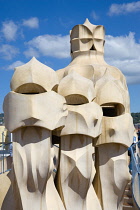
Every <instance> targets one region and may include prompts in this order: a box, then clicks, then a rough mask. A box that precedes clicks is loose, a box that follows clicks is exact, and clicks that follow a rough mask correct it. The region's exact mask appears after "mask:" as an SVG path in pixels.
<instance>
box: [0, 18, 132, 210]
mask: <svg viewBox="0 0 140 210" xmlns="http://www.w3.org/2000/svg"><path fill="white" fill-rule="evenodd" d="M70 43H71V56H72V61H71V63H70V64H69V65H68V66H67V67H65V68H64V69H60V70H58V71H56V72H55V71H54V70H53V69H51V68H49V67H47V66H46V65H44V64H42V63H40V62H39V61H37V60H36V59H35V58H33V59H31V61H29V62H28V63H27V64H25V65H23V66H20V67H17V68H16V69H15V72H14V75H13V77H12V80H11V90H12V91H11V92H10V93H8V95H7V96H6V97H5V100H4V113H5V126H6V128H7V129H8V130H9V131H10V132H13V169H12V172H11V174H12V175H11V177H10V180H11V183H12V184H11V187H10V188H9V191H8V193H7V195H6V197H5V199H4V202H3V205H2V210H7V209H9V202H8V200H10V199H11V203H12V207H11V209H10V210H31V209H33V210H59V209H60V210H63V209H67V210H122V200H123V194H124V189H125V186H126V184H127V182H128V180H129V179H130V175H129V171H128V156H127V148H128V146H130V144H131V143H132V140H133V134H134V126H133V122H132V117H131V116H130V104H129V103H130V102H129V93H128V89H127V85H126V79H125V77H124V75H123V74H122V73H121V71H120V70H119V69H117V68H116V67H113V66H110V65H109V64H107V63H106V62H105V60H104V43H105V31H104V27H103V26H101V25H99V26H97V25H93V24H91V23H90V22H89V21H88V19H86V21H85V23H84V24H81V25H76V26H74V27H73V29H72V30H71V32H70ZM114 59H115V58H114ZM52 144H56V146H57V147H55V145H52ZM54 179H55V181H54Z"/></svg>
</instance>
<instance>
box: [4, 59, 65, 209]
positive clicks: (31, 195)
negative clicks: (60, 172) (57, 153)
mask: <svg viewBox="0 0 140 210" xmlns="http://www.w3.org/2000/svg"><path fill="white" fill-rule="evenodd" d="M42 65H43V64H41V63H39V62H38V61H37V60H35V59H33V60H31V61H30V62H29V63H28V64H25V65H24V66H21V67H19V69H20V71H21V72H22V73H23V74H22V76H23V78H21V77H19V74H18V73H19V72H18V71H19V69H18V70H17V72H16V71H15V74H14V76H13V79H12V85H11V86H12V87H15V91H16V92H14V91H12V92H10V93H9V94H8V95H7V96H6V97H5V101H4V112H5V124H6V127H7V128H8V130H9V131H11V132H13V166H14V167H13V168H14V174H15V180H16V183H17V188H18V191H19V196H20V200H21V206H22V208H21V209H23V210H31V209H34V210H35V209H36V210H39V209H40V210H41V209H43V210H45V209H46V210H47V209H64V206H63V204H62V201H61V200H60V197H59V195H58V193H57V191H56V188H55V185H54V181H53V177H52V170H53V156H54V149H53V146H52V130H54V129H57V128H60V127H62V126H64V124H65V117H66V116H67V109H66V105H65V104H66V101H65V99H64V98H63V96H60V95H58V94H57V93H55V92H54V91H51V89H53V87H54V86H55V85H56V84H57V83H56V82H57V81H56V80H55V78H57V77H56V75H54V76H55V77H54V80H55V81H54V80H52V79H53V77H52V78H51V81H48V83H49V84H46V83H45V85H44V86H43V85H42V83H41V78H40V77H41V76H44V74H46V75H45V76H46V77H47V76H48V78H49V77H51V72H50V71H52V74H55V72H54V71H53V70H51V69H48V68H47V67H45V65H44V66H43V68H42ZM37 67H38V69H37V70H38V71H36V72H35V68H37ZM41 71H45V73H44V72H42V74H41ZM27 73H30V77H29V74H28V77H27V78H28V80H27V78H26V75H27ZM29 79H30V81H29ZM43 79H44V78H43ZM20 80H21V83H20ZM15 81H17V83H18V84H15ZM26 83H27V85H26ZM52 83H53V86H52ZM20 84H21V85H20ZM42 90H43V93H42V92H41V91H42ZM47 91H48V92H47ZM21 93H24V94H21ZM52 106H53V107H52ZM13 187H16V186H13ZM16 196H17V195H16V194H15V195H14V197H16ZM52 197H53V198H54V201H53V202H51V198H52ZM15 208H17V209H20V208H19V206H17V205H16V206H15Z"/></svg>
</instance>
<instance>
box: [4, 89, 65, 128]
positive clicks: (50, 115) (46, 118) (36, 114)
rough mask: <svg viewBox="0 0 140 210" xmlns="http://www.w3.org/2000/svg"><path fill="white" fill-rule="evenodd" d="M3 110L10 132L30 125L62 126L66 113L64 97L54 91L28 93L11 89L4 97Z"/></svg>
mask: <svg viewBox="0 0 140 210" xmlns="http://www.w3.org/2000/svg"><path fill="white" fill-rule="evenodd" d="M23 110H24V112H23ZM4 112H5V126H6V128H7V129H8V130H9V131H10V132H13V131H15V130H16V129H17V128H20V127H25V126H32V125H33V126H40V127H44V128H47V129H49V130H54V129H56V128H59V127H62V126H64V122H65V118H66V116H67V114H68V111H67V105H66V101H65V98H64V97H63V96H61V95H59V94H58V93H55V92H54V91H49V92H45V93H40V94H28V95H27V94H19V93H15V92H13V91H11V92H10V93H8V95H7V96H6V97H5V100H4ZM17 112H18V113H20V114H16V113H17ZM11 122H12V123H11Z"/></svg>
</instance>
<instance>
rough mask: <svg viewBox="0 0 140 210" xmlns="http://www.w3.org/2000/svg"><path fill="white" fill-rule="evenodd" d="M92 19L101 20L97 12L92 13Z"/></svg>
mask: <svg viewBox="0 0 140 210" xmlns="http://www.w3.org/2000/svg"><path fill="white" fill-rule="evenodd" d="M91 17H92V18H93V19H94V20H98V19H99V16H98V15H97V14H96V12H95V11H92V13H91Z"/></svg>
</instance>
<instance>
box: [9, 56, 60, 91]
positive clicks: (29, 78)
mask: <svg viewBox="0 0 140 210" xmlns="http://www.w3.org/2000/svg"><path fill="white" fill-rule="evenodd" d="M46 80H47V82H46ZM10 86H11V90H13V91H15V92H18V93H29V92H30V93H43V92H46V91H50V90H56V88H57V86H58V78H57V75H56V73H55V71H54V70H53V69H51V68H50V67H48V66H46V65H44V64H42V63H40V62H39V61H38V60H36V58H34V57H33V58H32V59H31V60H30V61H29V62H28V63H26V64H24V65H22V66H19V67H16V68H15V72H14V74H13V77H12V80H11V84H10Z"/></svg>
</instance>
